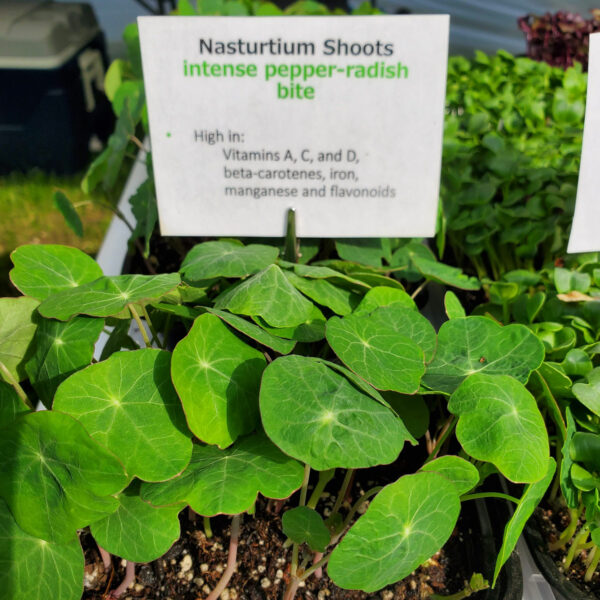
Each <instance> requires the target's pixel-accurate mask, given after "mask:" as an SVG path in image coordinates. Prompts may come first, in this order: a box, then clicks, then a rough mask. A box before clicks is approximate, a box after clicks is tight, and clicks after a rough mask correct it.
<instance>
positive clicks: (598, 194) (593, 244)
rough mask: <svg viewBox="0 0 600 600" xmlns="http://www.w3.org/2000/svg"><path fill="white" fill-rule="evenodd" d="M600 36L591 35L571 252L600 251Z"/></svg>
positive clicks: (569, 248) (569, 250)
mask: <svg viewBox="0 0 600 600" xmlns="http://www.w3.org/2000/svg"><path fill="white" fill-rule="evenodd" d="M599 160H600V33H592V34H591V35H590V54H589V63H588V88H587V102H586V107H585V125H584V128H583V148H582V151H581V166H580V167H579V182H578V184H577V201H576V204H575V215H574V218H573V227H572V228H571V236H570V238H569V247H568V250H567V251H568V252H596V251H598V250H600V186H598V161H599Z"/></svg>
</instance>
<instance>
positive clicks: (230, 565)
mask: <svg viewBox="0 0 600 600" xmlns="http://www.w3.org/2000/svg"><path fill="white" fill-rule="evenodd" d="M240 525H241V515H235V516H234V517H233V519H232V520H231V537H230V539H229V555H228V556H227V568H226V569H225V571H223V575H222V576H221V579H219V583H217V585H216V587H215V589H214V590H213V591H212V592H211V593H210V594H209V595H208V596H207V597H206V600H217V598H218V597H219V596H220V595H221V593H222V592H223V590H224V589H225V588H226V587H227V584H228V583H229V580H230V579H231V577H232V576H233V574H234V573H235V567H236V559H237V550H238V540H239V538H240Z"/></svg>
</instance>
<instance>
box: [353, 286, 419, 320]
mask: <svg viewBox="0 0 600 600" xmlns="http://www.w3.org/2000/svg"><path fill="white" fill-rule="evenodd" d="M393 305H399V306H403V307H405V308H411V309H413V310H415V311H416V310H417V305H416V304H415V301H414V300H413V299H412V298H411V297H410V296H409V295H408V294H407V293H406V292H405V291H404V290H398V289H396V288H391V287H387V286H379V287H374V288H371V289H370V290H369V291H368V292H367V293H366V294H365V295H364V296H363V298H362V300H361V301H360V304H359V305H358V306H357V307H356V308H355V309H354V314H355V315H360V314H363V313H366V314H368V313H371V312H373V311H374V310H376V309H378V308H381V307H382V306H393Z"/></svg>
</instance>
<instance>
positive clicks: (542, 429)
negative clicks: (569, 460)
mask: <svg viewBox="0 0 600 600" xmlns="http://www.w3.org/2000/svg"><path fill="white" fill-rule="evenodd" d="M448 410H449V411H450V412H451V413H453V414H455V415H456V416H457V417H458V424H457V426H456V437H457V439H458V441H459V442H460V443H461V445H462V447H463V448H464V449H465V452H467V454H469V455H470V456H472V457H473V458H475V459H477V460H484V461H488V462H491V463H493V464H494V465H495V466H496V467H498V469H499V470H500V471H501V472H502V473H503V474H504V475H505V476H506V477H507V478H508V479H510V480H511V481H514V482H516V483H532V482H534V481H539V480H540V479H541V478H542V477H543V476H544V475H545V473H546V469H547V466H548V457H549V456H550V448H549V442H548V432H547V431H546V426H545V424H544V419H543V417H542V415H541V413H540V410H539V408H538V406H537V402H536V401H535V398H534V397H533V396H532V395H531V393H530V392H529V391H528V390H527V388H525V386H524V385H523V384H522V383H520V382H519V381H517V380H516V379H513V378H512V377H509V376H508V375H486V374H485V373H476V374H475V375H471V376H470V377H468V378H467V379H465V381H464V382H463V383H462V384H461V385H460V386H459V388H458V389H457V390H456V391H455V392H454V394H452V396H451V397H450V401H449V402H448Z"/></svg>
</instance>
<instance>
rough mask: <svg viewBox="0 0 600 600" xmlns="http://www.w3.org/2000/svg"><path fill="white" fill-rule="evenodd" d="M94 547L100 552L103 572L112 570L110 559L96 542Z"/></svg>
mask: <svg viewBox="0 0 600 600" xmlns="http://www.w3.org/2000/svg"><path fill="white" fill-rule="evenodd" d="M96 545H97V546H98V550H99V551H100V558H102V563H103V564H104V571H105V572H106V573H108V572H109V571H110V570H111V569H112V557H111V555H110V554H109V553H108V552H107V551H106V550H105V549H104V548H103V547H102V546H101V545H100V544H98V542H96Z"/></svg>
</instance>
